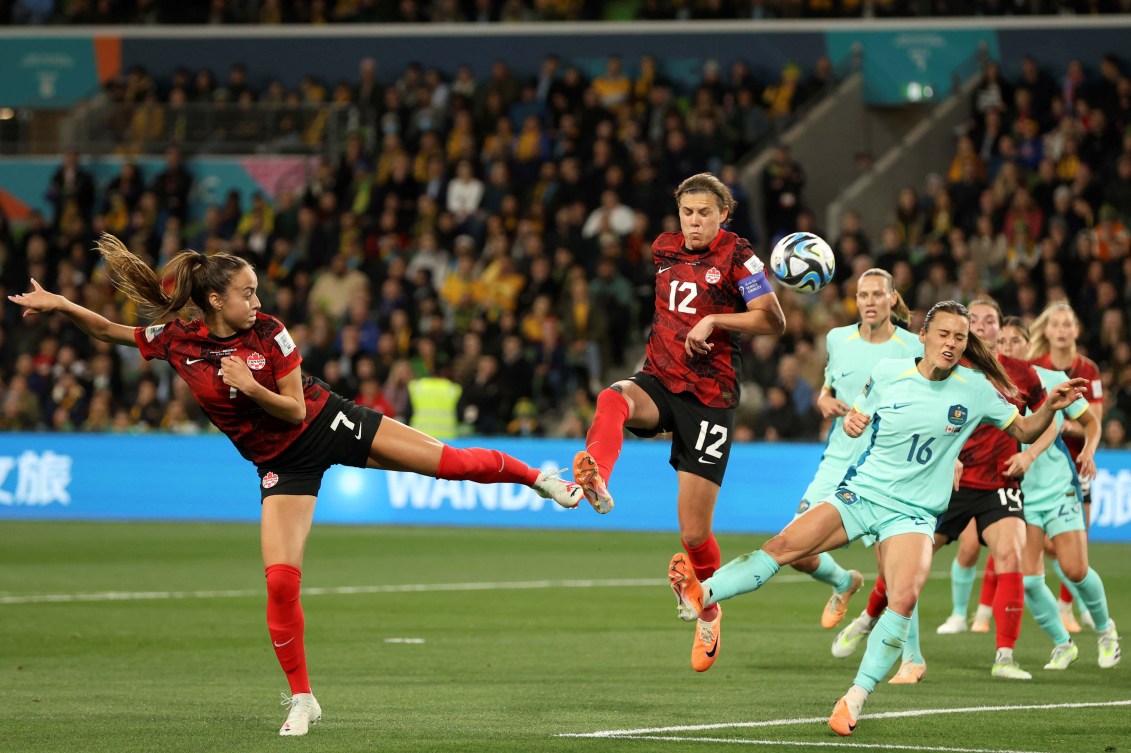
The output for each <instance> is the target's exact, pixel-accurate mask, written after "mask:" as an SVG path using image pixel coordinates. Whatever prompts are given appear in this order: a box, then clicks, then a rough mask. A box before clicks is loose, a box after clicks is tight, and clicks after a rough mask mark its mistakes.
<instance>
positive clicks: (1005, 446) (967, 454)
mask: <svg viewBox="0 0 1131 753" xmlns="http://www.w3.org/2000/svg"><path fill="white" fill-rule="evenodd" d="M997 360H998V361H1000V362H1001V365H1002V366H1004V367H1005V371H1006V373H1008V374H1009V378H1010V379H1012V380H1013V384H1014V386H1016V387H1017V396H1016V397H1013V398H1009V402H1011V403H1013V404H1014V405H1015V406H1017V410H1019V411H1021V412H1022V413H1024V412H1025V410H1026V409H1028V410H1029V411H1030V412H1032V411H1034V410H1036V409H1037V408H1039V407H1040V405H1041V403H1043V402H1044V401H1045V388H1044V387H1043V386H1042V385H1041V378H1040V377H1039V376H1037V372H1036V371H1034V370H1033V367H1032V366H1030V365H1029V364H1028V363H1026V362H1025V361H1022V360H1020V359H1017V358H1010V357H1009V356H1006V355H1000V354H999V355H998V357H997ZM1020 450H1021V447H1020V445H1019V444H1018V443H1017V440H1016V439H1014V438H1013V437H1011V436H1009V435H1008V434H1006V433H1005V432H1004V431H1002V430H1001V429H999V428H997V427H996V426H992V425H990V424H983V425H981V426H979V427H978V428H977V429H975V430H974V433H973V434H971V435H970V438H969V439H968V440H966V445H965V446H964V447H963V448H962V452H961V453H960V454H959V455H958V459H959V460H961V461H962V466H963V467H962V479H961V481H959V486H961V487H962V488H963V489H1003V488H1005V489H1017V488H1019V487H1020V486H1021V480H1020V479H1016V478H1010V477H1009V476H1006V475H1005V473H1004V472H1003V471H1004V470H1005V464H1006V462H1007V461H1008V460H1009V459H1010V458H1011V457H1013V456H1014V455H1016V454H1017V453H1018V452H1019V451H1020Z"/></svg>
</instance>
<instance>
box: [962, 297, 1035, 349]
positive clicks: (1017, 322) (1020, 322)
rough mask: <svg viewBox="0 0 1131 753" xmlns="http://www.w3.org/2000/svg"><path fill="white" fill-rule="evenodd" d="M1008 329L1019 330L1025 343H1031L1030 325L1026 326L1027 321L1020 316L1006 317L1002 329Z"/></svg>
mask: <svg viewBox="0 0 1131 753" xmlns="http://www.w3.org/2000/svg"><path fill="white" fill-rule="evenodd" d="M971 305H973V304H971ZM1006 327H1013V329H1015V330H1017V331H1018V332H1019V333H1020V334H1021V338H1022V339H1023V340H1024V341H1025V342H1029V325H1028V324H1026V323H1025V320H1024V319H1022V318H1021V317H1019V316H1007V317H1005V319H1003V320H1002V322H1001V328H1002V329H1005V328H1006Z"/></svg>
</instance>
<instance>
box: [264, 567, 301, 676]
mask: <svg viewBox="0 0 1131 753" xmlns="http://www.w3.org/2000/svg"><path fill="white" fill-rule="evenodd" d="M301 581H302V571H301V570H299V569H298V568H297V567H291V566H290V565H271V566H270V567H268V568H267V629H268V631H270V633H271V643H272V645H274V647H275V656H277V657H278V658H279V666H281V667H282V668H283V671H284V672H286V673H287V682H288V683H290V686H291V695H294V694H295V693H309V692H310V678H309V677H308V676H307V672H306V645H305V644H304V643H303V636H302V633H303V626H304V624H305V623H304V621H303V618H302V604H300V603H299V600H298V594H299V583H300V582H301Z"/></svg>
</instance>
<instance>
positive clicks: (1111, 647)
mask: <svg viewBox="0 0 1131 753" xmlns="http://www.w3.org/2000/svg"><path fill="white" fill-rule="evenodd" d="M1099 647H1100V655H1099V665H1100V668H1101V669H1111V668H1112V667H1114V666H1115V665H1116V664H1119V633H1117V632H1115V620H1108V622H1107V630H1104V631H1103V632H1102V633H1100V637H1099Z"/></svg>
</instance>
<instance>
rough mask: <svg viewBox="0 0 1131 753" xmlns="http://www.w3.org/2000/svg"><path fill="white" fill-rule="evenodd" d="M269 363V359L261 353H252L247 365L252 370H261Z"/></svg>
mask: <svg viewBox="0 0 1131 753" xmlns="http://www.w3.org/2000/svg"><path fill="white" fill-rule="evenodd" d="M266 365H267V359H266V358H264V357H263V355H262V354H260V353H252V354H251V355H250V356H248V357H247V367H248V368H249V369H251V370H252V371H259V370H260V369H262V368H263V367H264V366H266Z"/></svg>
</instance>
